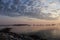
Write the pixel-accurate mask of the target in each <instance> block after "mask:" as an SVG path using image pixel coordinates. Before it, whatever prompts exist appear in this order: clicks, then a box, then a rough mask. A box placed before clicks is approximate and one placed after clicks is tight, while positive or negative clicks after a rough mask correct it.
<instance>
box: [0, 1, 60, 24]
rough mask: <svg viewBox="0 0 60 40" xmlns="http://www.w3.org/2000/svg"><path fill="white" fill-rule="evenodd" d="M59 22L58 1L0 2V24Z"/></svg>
mask: <svg viewBox="0 0 60 40" xmlns="http://www.w3.org/2000/svg"><path fill="white" fill-rule="evenodd" d="M38 20H50V21H51V20H60V0H0V24H6V23H7V24H8V23H22V22H29V21H31V22H32V21H38Z"/></svg>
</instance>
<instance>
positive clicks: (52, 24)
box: [0, 23, 57, 26]
mask: <svg viewBox="0 0 60 40" xmlns="http://www.w3.org/2000/svg"><path fill="white" fill-rule="evenodd" d="M56 25H57V24H54V23H47V24H9V25H0V26H56Z"/></svg>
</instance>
